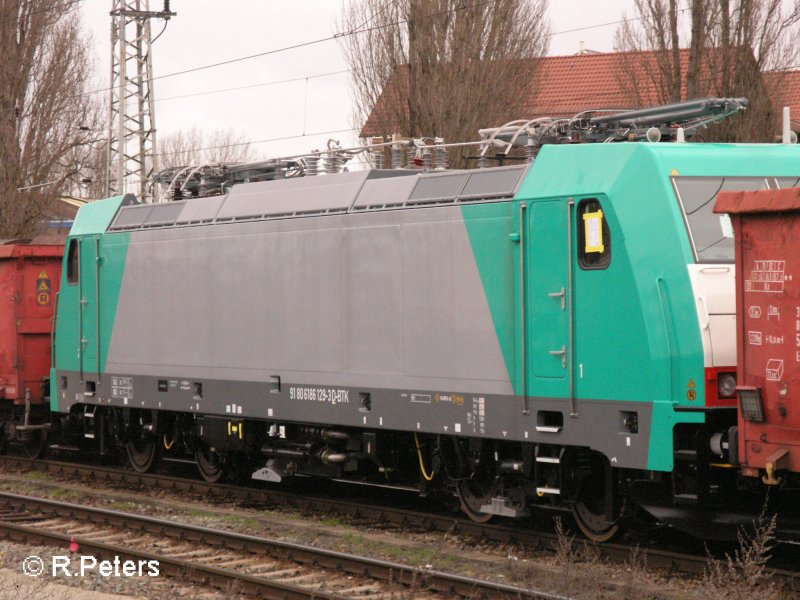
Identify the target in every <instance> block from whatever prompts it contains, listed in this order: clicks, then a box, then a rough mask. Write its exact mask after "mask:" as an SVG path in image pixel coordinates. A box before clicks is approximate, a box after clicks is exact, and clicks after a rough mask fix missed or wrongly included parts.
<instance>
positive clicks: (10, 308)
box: [0, 242, 64, 452]
mask: <svg viewBox="0 0 800 600" xmlns="http://www.w3.org/2000/svg"><path fill="white" fill-rule="evenodd" d="M63 256H64V246H63V244H62V245H56V244H36V243H32V244H26V243H18V242H7V243H1V242H0V300H1V301H2V304H0V407H1V408H0V419H2V425H3V427H4V428H5V432H6V435H7V436H8V437H9V438H10V439H16V440H17V441H19V442H21V443H22V444H23V446H25V447H26V449H28V450H32V451H34V452H36V451H38V450H40V448H39V446H40V445H41V443H42V442H43V436H42V435H40V434H41V433H42V432H41V429H42V425H41V423H42V419H41V415H40V414H39V413H41V412H43V410H44V408H45V407H44V406H43V405H42V404H43V401H44V397H43V396H44V394H43V390H42V380H43V379H44V378H45V377H47V376H49V374H50V332H51V329H52V319H53V312H54V309H55V303H56V292H57V291H58V285H59V282H60V281H61V260H62V257H63ZM26 400H27V401H26ZM34 423H38V424H39V425H34ZM26 425H27V426H28V428H26Z"/></svg>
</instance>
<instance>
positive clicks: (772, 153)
mask: <svg viewBox="0 0 800 600" xmlns="http://www.w3.org/2000/svg"><path fill="white" fill-rule="evenodd" d="M623 138H624V136H623ZM798 176H800V148H798V147H797V146H788V145H738V144H688V143H674V144H666V143H625V144H569V143H564V144H553V145H545V146H543V147H542V148H541V150H540V151H539V152H538V155H537V156H536V159H535V161H533V162H532V164H521V165H514V166H501V167H494V168H486V169H478V170H473V171H443V172H437V171H433V172H419V171H411V170H401V169H392V170H380V169H376V170H369V171H358V172H350V173H338V174H328V175H322V176H316V177H302V178H291V179H282V180H281V179H279V180H275V181H266V182H258V183H243V184H239V185H236V186H235V187H233V188H231V189H230V190H229V191H227V193H225V194H222V195H217V196H207V197H198V198H192V199H187V200H181V201H175V202H169V203H163V204H140V203H138V202H137V201H136V199H135V198H134V197H133V196H130V195H128V196H118V197H114V198H110V199H107V200H104V201H100V202H95V203H93V204H90V205H87V206H85V207H83V208H81V210H80V212H79V214H78V216H77V219H76V221H75V225H74V227H73V229H72V231H71V233H70V236H69V238H68V241H67V247H66V252H65V259H64V273H63V281H62V285H61V292H60V302H59V307H58V321H57V326H56V329H55V352H54V355H55V362H54V366H53V370H52V375H51V380H52V383H51V386H52V387H51V412H52V413H53V415H54V423H53V427H54V429H55V430H56V431H57V433H58V434H59V435H62V436H66V437H68V438H70V439H72V440H73V442H74V443H75V444H76V447H81V448H92V449H93V450H94V451H99V452H109V451H111V450H112V449H113V448H117V447H123V448H125V450H126V452H127V455H128V457H129V460H130V463H131V465H132V466H133V467H134V468H135V469H137V470H140V471H147V470H150V469H152V468H154V466H155V465H156V464H157V462H158V460H159V458H160V457H162V456H164V455H181V456H185V455H193V456H194V457H195V459H196V461H197V464H198V467H199V470H200V472H201V474H202V475H203V477H204V478H206V479H207V480H209V481H216V480H219V479H221V478H222V477H223V476H224V475H225V474H226V472H229V471H231V470H235V471H238V472H244V473H246V474H248V476H251V477H252V478H255V479H261V480H266V481H270V482H279V481H281V480H282V479H284V478H287V477H291V476H293V475H316V476H324V477H331V478H338V479H346V480H351V481H359V482H371V483H375V484H391V485H400V486H408V487H411V488H414V489H417V490H419V492H420V493H421V494H427V493H429V492H430V491H432V490H436V489H441V490H446V491H451V492H453V493H455V494H457V495H458V497H459V499H460V502H461V505H462V508H463V510H464V511H465V512H466V513H467V514H468V515H470V516H471V517H472V518H473V519H476V520H485V519H488V518H490V517H492V516H493V515H501V516H506V517H522V516H525V515H528V514H529V513H530V512H531V511H532V510H534V509H536V508H537V507H542V508H556V509H567V510H571V511H572V512H573V514H574V515H575V518H576V521H577V523H578V525H579V527H580V529H581V530H582V531H583V532H584V533H585V534H586V535H587V536H589V537H590V538H591V539H593V540H596V541H604V540H608V539H610V538H611V537H613V536H614V535H615V534H616V533H617V532H618V531H619V529H620V526H621V524H622V523H623V522H624V519H625V517H626V516H630V515H632V514H633V513H634V507H635V506H644V507H646V508H647V509H648V510H649V511H651V512H653V513H654V514H657V515H659V517H661V518H665V519H667V520H670V519H672V521H673V522H675V523H676V524H680V522H681V521H685V518H684V517H685V516H686V515H697V514H698V511H717V512H726V511H729V510H731V509H733V508H734V507H738V506H739V505H740V504H741V497H742V496H741V494H742V492H741V490H739V489H738V485H739V479H738V474H737V471H736V469H735V468H733V467H734V466H735V464H736V457H735V456H734V455H732V453H731V428H734V427H735V426H736V424H737V404H736V345H735V335H736V324H735V323H736V321H735V302H734V275H735V272H734V267H733V247H734V246H733V240H732V234H731V229H730V226H729V222H728V221H727V220H726V218H724V217H720V216H719V215H715V214H713V212H712V208H713V203H714V199H715V197H716V195H717V193H718V192H719V191H720V190H729V189H734V190H742V189H768V188H776V187H784V186H787V185H796V184H797V178H798ZM752 495H753V497H754V498H756V497H758V490H754V491H753V494H752ZM737 510H738V508H737ZM730 529H731V528H729V527H728V528H726V530H727V532H728V533H730Z"/></svg>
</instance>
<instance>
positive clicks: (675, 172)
mask: <svg viewBox="0 0 800 600" xmlns="http://www.w3.org/2000/svg"><path fill="white" fill-rule="evenodd" d="M679 175H680V173H678V169H672V173H670V176H671V177H678V176H679Z"/></svg>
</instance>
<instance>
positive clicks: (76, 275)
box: [67, 240, 80, 285]
mask: <svg viewBox="0 0 800 600" xmlns="http://www.w3.org/2000/svg"><path fill="white" fill-rule="evenodd" d="M79 279H80V250H79V249H78V240H70V241H69V248H68V249H67V283H69V284H70V285H75V284H77V283H78V281H79Z"/></svg>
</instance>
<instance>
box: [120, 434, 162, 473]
mask: <svg viewBox="0 0 800 600" xmlns="http://www.w3.org/2000/svg"><path fill="white" fill-rule="evenodd" d="M160 449H161V444H159V443H156V441H145V440H137V441H135V442H128V444H127V445H126V446H125V450H126V451H127V453H128V462H129V463H130V464H131V467H133V470H134V471H136V472H137V473H149V472H150V471H152V470H153V469H154V468H155V466H156V464H157V463H158V458H159V456H160V454H161V452H160Z"/></svg>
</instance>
